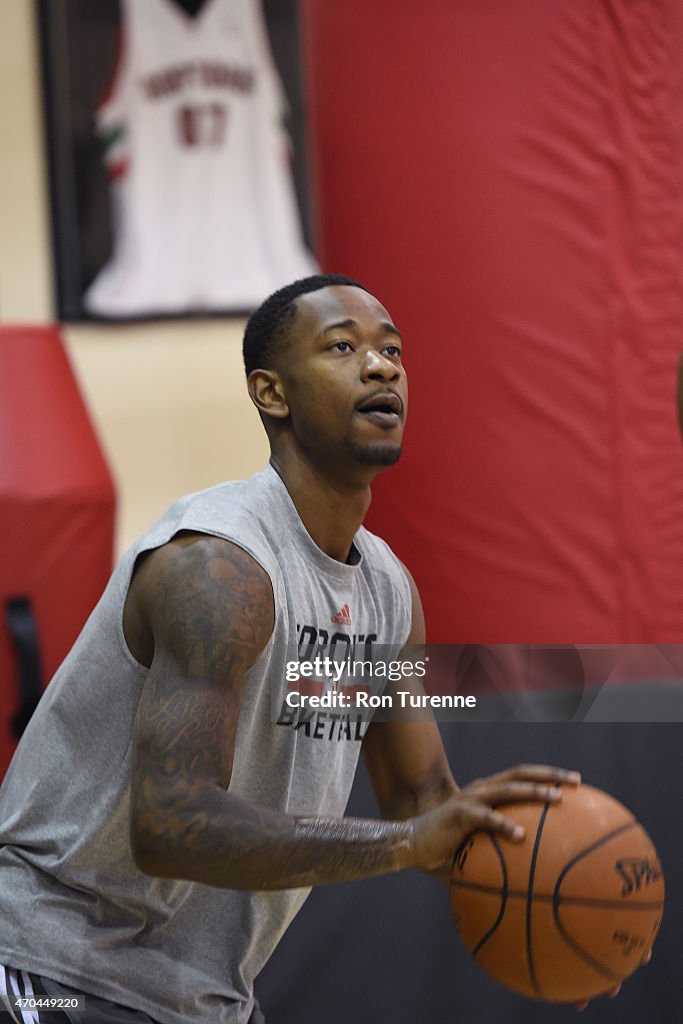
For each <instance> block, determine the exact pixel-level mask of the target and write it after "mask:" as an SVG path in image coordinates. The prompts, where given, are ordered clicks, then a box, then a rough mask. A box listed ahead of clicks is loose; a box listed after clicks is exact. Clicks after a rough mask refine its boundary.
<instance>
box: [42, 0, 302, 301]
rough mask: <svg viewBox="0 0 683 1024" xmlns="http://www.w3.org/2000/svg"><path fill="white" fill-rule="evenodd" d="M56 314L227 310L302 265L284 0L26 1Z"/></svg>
mask: <svg viewBox="0 0 683 1024" xmlns="http://www.w3.org/2000/svg"><path fill="white" fill-rule="evenodd" d="M38 10H39V17H40V27H41V41H42V51H43V71H44V96H45V112H46V125H47V136H48V152H49V164H50V185H51V205H52V224H53V252H54V268H55V305H56V315H57V316H58V317H59V318H60V319H62V320H81V319H104V320H129V319H146V318H157V317H178V316H197V315H200V316H206V315H230V314H234V315H239V314H244V313H246V312H248V311H249V310H251V309H253V308H254V307H255V306H256V305H258V304H259V302H260V301H261V300H262V299H263V298H265V296H266V295H267V294H269V293H270V292H271V291H273V290H274V289H275V288H277V287H279V286H280V285H281V284H285V283H287V282H288V281H290V280H292V279H293V278H296V277H301V276H304V275H305V274H308V273H311V272H312V271H314V269H315V262H314V259H313V257H312V255H311V234H312V231H311V217H310V209H309V204H308V175H307V168H306V159H305V153H306V145H305V118H304V92H303V84H302V76H301V60H300V43H299V20H298V8H297V3H296V0H263V2H262V0H98V3H96V4H93V3H92V2H90V0H57V2H55V0H38Z"/></svg>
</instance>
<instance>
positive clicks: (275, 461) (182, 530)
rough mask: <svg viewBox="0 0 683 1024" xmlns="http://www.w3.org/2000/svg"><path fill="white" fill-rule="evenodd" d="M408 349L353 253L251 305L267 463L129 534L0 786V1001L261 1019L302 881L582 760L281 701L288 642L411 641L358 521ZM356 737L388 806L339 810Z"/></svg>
mask: <svg viewBox="0 0 683 1024" xmlns="http://www.w3.org/2000/svg"><path fill="white" fill-rule="evenodd" d="M401 348H402V341H401V336H400V334H399V331H398V329H397V328H396V326H395V325H394V323H393V321H392V319H391V317H390V316H389V314H388V313H387V311H386V310H385V309H384V308H383V307H382V306H381V305H380V303H379V302H378V301H377V300H376V299H375V298H373V296H372V295H370V294H369V293H368V292H367V291H366V290H365V289H364V288H363V287H362V286H360V285H358V284H356V283H355V282H353V281H351V280H349V279H347V278H343V277H337V276H327V277H323V276H316V277H312V278H307V279H304V280H301V281H298V282H296V283H295V284H293V285H290V286H288V287H286V288H284V289H282V290H280V291H279V292H276V293H275V294H274V295H272V296H271V297H270V298H269V299H268V300H267V301H266V302H265V303H264V304H263V305H262V306H261V307H260V308H259V309H258V310H257V311H256V313H254V315H253V316H252V318H251V319H250V321H249V323H248V325H247V329H246V333H245V341H244V355H245V365H246V370H247V374H248V386H249V392H250V395H251V398H252V400H253V402H254V404H255V405H256V408H257V409H258V411H259V413H260V415H261V418H262V420H263V423H264V426H265V429H266V432H267V434H268V438H269V441H270V445H271V451H272V456H271V461H270V464H269V466H268V467H267V468H266V469H265V470H264V471H263V472H261V473H260V474H258V475H257V476H256V477H254V478H253V479H251V480H250V481H248V482H246V483H230V484H223V485H220V486H218V487H214V488H212V489H210V490H208V491H204V492H202V493H200V494H196V495H193V496H190V497H188V498H185V499H182V500H181V501H179V502H177V503H176V504H175V505H174V506H172V508H171V509H170V510H169V511H168V512H167V513H166V514H165V515H164V516H163V517H162V518H161V520H160V521H159V522H157V523H156V524H155V525H154V526H153V527H152V528H151V529H150V530H149V531H148V532H147V533H146V534H145V535H144V536H143V537H142V538H141V539H140V540H139V541H138V542H137V543H136V544H135V545H134V546H133V547H132V549H131V550H130V551H129V552H128V553H127V554H126V555H125V556H124V558H123V560H122V562H121V564H120V565H119V567H118V568H117V570H116V571H115V573H114V575H113V577H112V579H111V581H110V583H109V585H108V587H107V589H106V591H105V593H104V595H103V597H102V599H101V601H100V603H99V604H98V606H97V607H96V609H95V611H94V612H93V614H92V616H91V617H90V619H89V621H88V622H87V624H86V626H85V628H84V630H83V632H82V634H81V636H80V637H79V639H78V640H77V642H76V644H75V646H74V647H73V649H72V651H71V652H70V654H69V655H68V657H67V658H66V660H65V662H64V663H63V665H62V666H61V668H60V669H59V671H58V672H57V675H56V676H55V678H54V680H53V681H52V683H51V685H50V686H49V687H48V689H47V691H46V693H45V695H44V697H43V699H42V701H41V703H40V705H39V707H38V709H37V711H36V713H35V715H34V717H33V719H32V720H31V722H30V724H29V726H28V728H27V730H26V733H25V734H24V737H23V739H22V741H21V743H20V744H19V747H18V749H17V752H16V754H15V757H14V760H13V762H12V764H11V766H10V769H9V772H8V774H7V777H6V779H5V782H4V785H3V787H2V790H1V791H0V872H1V877H2V883H1V884H0V963H3V964H4V965H6V966H5V968H3V969H0V992H1V993H2V1000H3V1003H4V1006H5V1007H6V1008H9V1007H10V1006H11V1005H13V1003H14V1002H15V1000H16V997H17V996H18V995H19V996H22V997H27V996H28V997H30V998H33V999H35V998H38V999H42V998H44V997H45V996H46V995H47V996H51V997H53V998H56V997H61V998H67V997H69V996H70V995H72V994H73V993H74V992H76V993H84V994H85V996H86V1007H87V1010H86V1014H85V1017H83V1018H80V1017H78V1015H77V1014H76V1013H74V1012H73V1011H72V1010H70V1009H69V1010H67V1011H66V1016H63V1017H62V1018H61V1019H63V1020H67V1019H69V1020H79V1019H85V1020H87V1021H88V1022H89V1024H90V1022H94V1024H105V1022H112V1021H124V1020H125V1021H131V1022H132V1021H148V1022H149V1021H150V1020H151V1021H156V1022H163V1024H195V1022H196V1024H200V1022H202V1024H231V1022H240V1024H246V1022H247V1021H251V1022H252V1024H255V1022H257V1021H260V1020H261V1019H262V1017H261V1015H260V1011H259V1009H258V1006H257V1005H256V1004H255V1001H254V995H253V981H254V977H255V975H256V974H257V973H258V971H259V970H260V968H261V967H262V966H263V964H264V962H265V961H266V959H267V958H268V957H269V955H270V954H271V952H272V950H273V948H274V947H275V945H276V944H277V942H278V941H279V939H280V938H281V936H282V934H283V933H284V931H285V929H286V928H287V926H288V924H289V923H290V921H291V919H292V917H293V916H294V914H295V913H296V912H297V910H298V909H299V907H300V906H301V905H302V903H303V902H304V900H305V898H306V895H307V893H308V889H309V887H310V886H312V885H317V884H321V883H325V882H340V881H346V880H350V879H355V878H363V877H367V876H371V875H376V874H379V873H382V872H392V871H398V870H401V869H403V868H408V867H416V868H421V869H423V870H425V871H430V872H436V873H442V874H443V873H446V872H447V871H448V867H449V864H450V861H451V858H452V856H453V853H454V851H455V849H456V848H457V847H458V845H459V844H460V843H461V842H462V840H463V838H464V837H465V836H466V835H467V834H468V833H469V832H470V831H472V830H474V829H477V828H487V829H491V830H493V831H494V832H496V833H498V834H499V835H501V836H502V837H504V838H505V839H507V840H511V841H515V840H519V839H520V838H521V837H522V834H521V832H520V830H519V828H518V827H517V826H515V825H514V823H513V822H511V821H510V820H509V819H507V818H506V817H504V816H503V815H502V814H501V813H499V812H498V811H497V810H496V809H495V808H496V805H498V804H500V803H502V802H504V801H511V800H512V801H515V800H529V799H533V800H539V801H554V800H557V799H560V791H559V788H558V784H560V783H566V784H575V783H576V782H577V781H578V776H577V774H576V773H574V772H568V771H564V770H561V769H559V768H547V767H541V766H524V767H518V768H514V769H511V770H508V771H505V772H502V773H500V774H497V775H494V776H492V777H490V778H486V779H482V780H479V781H476V782H473V783H471V784H469V785H467V786H465V787H464V788H462V789H460V790H459V789H458V787H457V786H456V784H455V782H454V780H453V777H452V775H451V772H450V769H449V767H448V764H447V763H446V759H445V756H444V752H443V748H442V745H441V741H440V738H439V733H438V731H437V728H436V726H435V725H434V724H433V723H431V722H422V723H395V722H394V723H381V724H380V723H375V724H371V725H370V726H369V728H367V732H366V733H365V734H364V735H363V729H362V728H360V727H359V725H358V723H355V726H354V725H353V724H352V723H351V721H350V719H349V716H348V715H345V714H344V713H343V712H340V713H339V714H336V715H335V714H334V713H332V712H326V713H323V712H322V711H317V712H316V713H315V714H309V715H307V716H305V715H304V716H301V715H299V716H298V717H297V715H295V714H293V713H288V714H281V713H280V709H279V702H278V701H276V702H275V711H276V714H275V716H274V715H273V713H272V708H273V696H274V695H277V694H280V693H281V692H282V681H283V680H284V678H285V671H286V662H287V659H288V654H289V651H288V645H289V646H290V647H291V645H294V647H295V649H296V648H298V649H299V650H301V649H303V648H305V647H306V645H312V646H313V647H314V648H315V650H316V652H318V653H320V654H324V653H325V651H329V650H331V649H333V647H334V646H335V645H336V647H337V648H339V647H340V646H341V645H343V644H349V645H350V644H351V643H353V644H356V645H366V646H367V645H369V644H374V643H378V644H380V643H381V644H384V645H387V646H388V647H392V646H402V645H403V644H405V643H406V642H422V641H423V639H424V622H423V616H422V610H421V606H420V600H419V597H418V595H417V591H416V589H415V586H414V584H413V582H412V579H411V578H410V576H409V574H408V573H407V572H406V570H405V569H404V568H403V567H402V566H401V564H400V563H399V562H398V560H397V559H396V557H395V556H394V555H393V554H392V552H391V551H390V550H389V548H388V547H387V546H386V544H384V543H383V542H382V541H381V540H379V539H378V538H377V537H375V536H373V535H372V534H370V533H368V532H367V531H366V530H365V529H364V528H363V527H362V525H361V524H362V521H363V517H364V515H365V512H366V509H367V507H368V503H369V501H370V483H371V481H372V479H373V477H374V476H375V474H376V473H378V472H379V471H380V470H381V469H383V468H385V467H386V466H390V465H391V464H392V463H395V462H396V460H397V459H398V457H399V455H400V451H401V438H402V433H403V426H404V421H405V416H406V408H407V389H406V375H405V371H404V368H403V365H402V359H401ZM364 724H365V723H363V725H364ZM361 738H362V739H363V744H362V745H363V751H364V754H365V757H366V759H367V763H368V766H369V771H370V775H371V778H372V780H373V783H374V787H375V789H376V792H377V798H378V802H379V806H380V809H381V812H382V815H383V819H382V820H377V821H373V820H353V819H347V818H344V817H342V815H343V813H344V809H345V805H346V800H347V796H348V793H349V789H350V786H351V782H352V778H353V774H354V770H355V766H356V761H357V758H358V753H359V747H360V740H361ZM12 1012H13V1014H14V1019H16V1020H29V1019H30V1020H33V1021H36V1020H41V1021H42V1020H43V1019H45V1020H49V1021H51V1022H52V1024H56V1022H57V1021H58V1020H59V1019H60V1017H59V1016H58V1015H56V1014H55V1013H50V1014H49V1015H47V1016H45V1018H43V1017H42V1016H36V1015H33V1016H30V1017H29V1016H25V1017H22V1015H21V1013H20V1012H19V1011H18V1010H16V1009H15V1010H13V1011H12Z"/></svg>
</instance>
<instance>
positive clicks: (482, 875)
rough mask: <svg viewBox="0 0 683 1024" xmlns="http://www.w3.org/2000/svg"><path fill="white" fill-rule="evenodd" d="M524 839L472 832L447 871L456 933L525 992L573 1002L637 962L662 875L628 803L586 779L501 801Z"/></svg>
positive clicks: (646, 942) (657, 907)
mask: <svg viewBox="0 0 683 1024" xmlns="http://www.w3.org/2000/svg"><path fill="white" fill-rule="evenodd" d="M499 810H501V811H502V812H503V813H504V814H505V815H506V817H509V818H511V819H512V820H513V821H516V822H518V823H519V824H521V825H523V826H524V828H525V830H526V836H525V839H524V841H523V842H522V843H513V842H510V841H508V840H506V839H501V838H499V837H498V836H497V835H494V834H493V833H490V832H477V833H475V834H474V835H472V836H470V837H469V838H468V839H467V841H466V842H465V843H463V845H462V846H461V847H460V849H459V850H458V851H457V853H456V855H455V859H454V861H453V869H452V873H451V887H450V894H451V906H452V909H453V914H454V917H455V921H456V925H457V928H458V932H459V934H460V936H461V938H462V940H463V941H464V943H465V945H466V946H467V948H468V949H469V951H470V952H471V953H472V955H473V956H474V957H475V959H476V960H477V962H478V963H479V964H480V965H481V966H482V967H483V968H484V970H486V971H487V972H488V973H489V974H490V975H492V976H493V977H494V978H495V979H496V980H497V981H499V982H501V983H502V984H503V985H506V986H507V987H508V988H511V989H513V990H514V991H515V992H519V993H520V994H522V995H525V996H530V997H532V998H535V999H546V1000H552V1001H556V1002H580V1001H583V1000H585V999H590V998H592V997H593V996H597V995H600V994H602V993H604V992H607V991H609V990H610V989H611V988H613V987H614V986H615V985H618V984H619V982H621V981H622V980H623V979H624V978H626V977H628V975H629V974H631V973H632V972H633V971H635V970H636V968H637V967H638V966H639V965H640V964H641V963H642V961H643V959H644V957H645V956H646V954H647V953H648V951H649V949H650V947H651V946H652V943H653V942H654V939H655V936H656V935H657V931H658V929H659V925H660V922H661V918H662V911H663V906H664V878H663V875H662V869H661V865H660V862H659V858H658V856H657V851H656V849H655V847H654V845H653V843H652V840H651V839H650V837H649V836H648V835H647V833H646V832H645V830H644V829H643V828H642V827H641V825H639V823H638V822H637V821H636V820H635V818H634V817H633V815H632V814H631V812H630V811H628V810H627V809H626V808H625V807H624V806H623V805H622V804H620V803H618V801H616V800H615V799H614V798H613V797H611V796H609V795H608V794H607V793H604V792H602V791H601V790H599V789H594V788H593V787H591V786H586V785H581V786H578V787H576V788H573V787H567V786H564V787H563V788H562V800H561V801H560V802H559V803H558V804H533V803H520V804H509V805H506V806H504V807H501V808H499Z"/></svg>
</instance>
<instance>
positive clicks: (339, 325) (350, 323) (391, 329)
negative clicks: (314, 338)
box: [320, 318, 403, 341]
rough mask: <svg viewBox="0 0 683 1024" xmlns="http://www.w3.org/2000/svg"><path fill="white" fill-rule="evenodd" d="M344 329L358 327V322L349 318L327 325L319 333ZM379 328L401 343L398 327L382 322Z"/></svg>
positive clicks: (389, 322)
mask: <svg viewBox="0 0 683 1024" xmlns="http://www.w3.org/2000/svg"><path fill="white" fill-rule="evenodd" d="M345 327H358V321H357V320H352V319H351V318H349V319H347V320H337V321H336V322H335V323H333V324H328V325H327V327H324V328H323V330H322V331H321V332H320V333H321V334H327V333H328V331H336V330H339V329H344V328H345ZM380 327H382V328H383V329H384V330H385V331H386V332H387V333H388V334H395V335H396V337H397V338H400V339H401V341H403V337H402V335H401V332H400V331H399V329H398V327H396V326H395V325H394V324H392V323H391V321H390V320H382V322H381V324H380Z"/></svg>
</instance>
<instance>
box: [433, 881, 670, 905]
mask: <svg viewBox="0 0 683 1024" xmlns="http://www.w3.org/2000/svg"><path fill="white" fill-rule="evenodd" d="M451 885H452V886H453V888H454V889H467V890H469V891H470V892H481V893H484V894H485V895H489V896H500V893H501V890H500V888H499V887H498V886H496V885H480V884H479V883H478V882H459V881H453V882H452V883H451ZM505 895H506V898H507V899H510V900H515V899H517V900H525V899H528V896H529V893H528V890H526V889H506V892H505ZM531 899H532V902H534V903H535V902H539V903H552V902H553V901H554V899H555V896H554V895H553V893H550V892H535V893H534V894H533V896H532V897H531ZM559 902H560V903H562V904H563V905H566V906H578V907H595V908H596V909H598V910H601V909H602V910H615V909H621V908H623V907H624V906H626V907H628V909H629V910H660V909H661V908H662V907H663V906H664V900H654V901H653V902H651V903H624V900H623V899H621V900H601V899H599V898H597V897H594V896H563V897H562V898H561V900H560V901H559Z"/></svg>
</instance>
